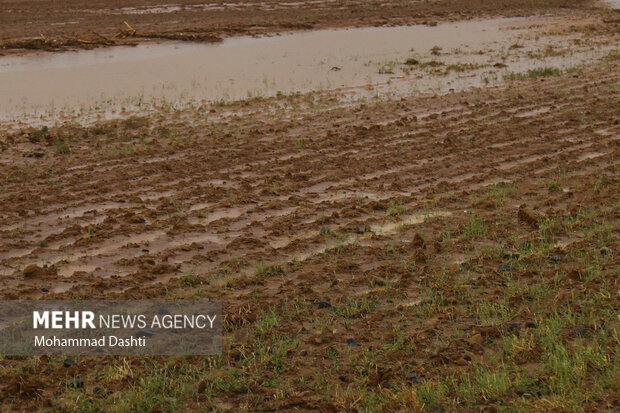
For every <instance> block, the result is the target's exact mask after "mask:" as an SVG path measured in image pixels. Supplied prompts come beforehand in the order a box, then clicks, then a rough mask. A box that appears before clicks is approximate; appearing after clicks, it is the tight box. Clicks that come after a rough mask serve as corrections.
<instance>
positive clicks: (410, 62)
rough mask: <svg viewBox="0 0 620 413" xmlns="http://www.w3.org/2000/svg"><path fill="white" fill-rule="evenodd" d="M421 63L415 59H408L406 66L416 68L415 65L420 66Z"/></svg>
mask: <svg viewBox="0 0 620 413" xmlns="http://www.w3.org/2000/svg"><path fill="white" fill-rule="evenodd" d="M419 63H420V62H419V61H418V59H414V58H413V57H412V58H409V59H407V60H405V64H406V65H407V66H415V65H417V64H419Z"/></svg>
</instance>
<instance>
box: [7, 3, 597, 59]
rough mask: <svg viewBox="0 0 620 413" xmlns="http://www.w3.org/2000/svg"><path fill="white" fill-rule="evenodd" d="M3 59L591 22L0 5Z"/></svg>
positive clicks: (381, 8) (163, 6)
mask: <svg viewBox="0 0 620 413" xmlns="http://www.w3.org/2000/svg"><path fill="white" fill-rule="evenodd" d="M0 5H1V7H2V9H1V11H2V12H1V13H0V51H1V52H3V53H16V52H17V53H23V52H28V51H33V50H34V51H36V50H41V51H58V50H72V49H77V48H88V49H89V48H96V47H102V46H104V47H105V46H114V45H135V44H137V43H140V42H144V41H153V40H162V39H168V40H183V41H199V42H217V41H221V39H222V38H225V37H229V36H237V35H264V34H271V33H279V32H286V31H291V30H308V29H313V30H316V29H325V28H340V27H369V26H395V25H404V24H429V25H434V24H437V22H440V21H455V20H466V19H471V18H488V17H513V16H529V15H534V14H545V13H557V12H562V11H565V10H567V9H581V10H587V11H588V13H590V14H596V13H597V12H598V11H599V10H600V7H601V6H600V3H598V2H593V1H592V0H546V1H543V2H531V1H529V0H499V1H492V2H491V1H482V0H460V1H454V0H439V1H432V2H428V1H405V0H396V1H385V0H364V1H359V0H347V1H344V2H342V1H321V0H319V1H317V0H310V1H295V2H286V1H281V0H266V1H224V0H213V1H209V2H204V1H196V0H181V1H179V2H175V3H170V2H162V1H161V0H141V1H136V0H123V1H120V2H119V1H115V2H112V1H109V0H108V1H106V0H98V1H89V2H84V1H82V0H68V1H65V2H63V6H62V7H58V4H57V2H55V1H52V0H43V1H36V2H32V1H16V0H2V2H0Z"/></svg>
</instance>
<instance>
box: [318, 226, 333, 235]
mask: <svg viewBox="0 0 620 413" xmlns="http://www.w3.org/2000/svg"><path fill="white" fill-rule="evenodd" d="M320 233H321V235H329V234H331V233H332V230H331V228H330V227H322V228H321V231H320Z"/></svg>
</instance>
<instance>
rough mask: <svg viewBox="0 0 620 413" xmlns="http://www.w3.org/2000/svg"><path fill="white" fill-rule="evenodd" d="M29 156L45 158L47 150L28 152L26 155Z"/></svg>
mask: <svg viewBox="0 0 620 413" xmlns="http://www.w3.org/2000/svg"><path fill="white" fill-rule="evenodd" d="M24 156H25V157H27V158H37V159H38V158H43V157H44V156H45V152H43V151H32V152H28V153H27V154H25V155H24Z"/></svg>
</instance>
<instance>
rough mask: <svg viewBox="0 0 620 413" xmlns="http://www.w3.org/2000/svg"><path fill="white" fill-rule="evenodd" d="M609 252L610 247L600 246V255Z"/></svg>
mask: <svg viewBox="0 0 620 413" xmlns="http://www.w3.org/2000/svg"><path fill="white" fill-rule="evenodd" d="M609 254H611V248H608V247H602V248H601V255H609Z"/></svg>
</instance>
